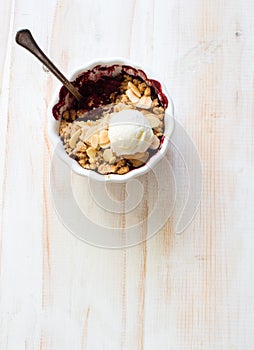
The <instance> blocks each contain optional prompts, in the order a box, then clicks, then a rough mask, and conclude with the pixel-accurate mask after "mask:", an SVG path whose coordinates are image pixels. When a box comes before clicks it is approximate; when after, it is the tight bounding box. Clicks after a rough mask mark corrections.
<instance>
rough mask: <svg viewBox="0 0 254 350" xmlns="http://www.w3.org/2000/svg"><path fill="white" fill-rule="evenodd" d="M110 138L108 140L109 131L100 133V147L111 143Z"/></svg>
mask: <svg viewBox="0 0 254 350" xmlns="http://www.w3.org/2000/svg"><path fill="white" fill-rule="evenodd" d="M109 142H110V141H109V138H108V131H107V130H102V131H101V132H100V137H99V143H100V145H104V144H105V143H109Z"/></svg>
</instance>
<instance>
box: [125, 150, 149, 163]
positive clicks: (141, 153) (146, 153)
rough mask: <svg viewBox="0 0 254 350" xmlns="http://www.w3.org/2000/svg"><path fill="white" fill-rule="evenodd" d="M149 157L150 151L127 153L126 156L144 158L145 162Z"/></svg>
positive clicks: (127, 157) (128, 157)
mask: <svg viewBox="0 0 254 350" xmlns="http://www.w3.org/2000/svg"><path fill="white" fill-rule="evenodd" d="M148 157H149V153H148V152H138V153H135V154H130V155H126V156H124V158H126V159H139V160H142V161H143V162H145V161H146V160H147V159H148Z"/></svg>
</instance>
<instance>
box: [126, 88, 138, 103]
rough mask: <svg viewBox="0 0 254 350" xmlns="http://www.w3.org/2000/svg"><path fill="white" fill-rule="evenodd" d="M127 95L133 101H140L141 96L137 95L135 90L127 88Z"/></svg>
mask: <svg viewBox="0 0 254 350" xmlns="http://www.w3.org/2000/svg"><path fill="white" fill-rule="evenodd" d="M126 95H127V96H128V98H129V100H130V101H131V102H132V103H138V101H139V98H138V96H137V95H135V94H134V92H133V91H132V90H131V89H128V90H126Z"/></svg>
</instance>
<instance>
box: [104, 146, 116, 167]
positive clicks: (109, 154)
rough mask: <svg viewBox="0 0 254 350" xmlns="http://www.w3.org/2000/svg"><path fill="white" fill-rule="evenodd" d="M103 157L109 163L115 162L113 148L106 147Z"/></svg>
mask: <svg viewBox="0 0 254 350" xmlns="http://www.w3.org/2000/svg"><path fill="white" fill-rule="evenodd" d="M103 159H104V160H105V162H108V163H109V164H114V163H115V161H116V157H115V156H114V154H113V152H112V151H111V149H105V151H104V152H103Z"/></svg>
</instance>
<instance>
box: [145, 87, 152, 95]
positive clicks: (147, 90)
mask: <svg viewBox="0 0 254 350" xmlns="http://www.w3.org/2000/svg"><path fill="white" fill-rule="evenodd" d="M144 96H151V89H150V88H149V87H147V88H146V89H145V91H144Z"/></svg>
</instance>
